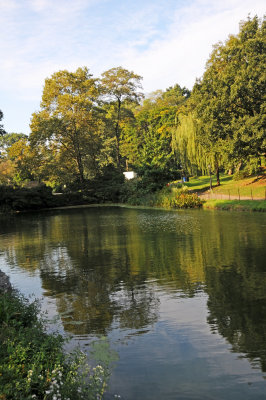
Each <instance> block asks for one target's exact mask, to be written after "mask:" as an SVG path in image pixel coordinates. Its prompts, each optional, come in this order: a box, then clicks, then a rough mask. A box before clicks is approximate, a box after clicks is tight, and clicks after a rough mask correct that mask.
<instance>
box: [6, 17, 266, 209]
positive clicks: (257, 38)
mask: <svg viewBox="0 0 266 400" xmlns="http://www.w3.org/2000/svg"><path fill="white" fill-rule="evenodd" d="M265 23H266V22H265V18H263V19H261V20H260V19H259V18H258V17H254V18H252V19H251V18H248V19H247V20H246V21H242V22H241V23H240V30H239V33H238V34H237V35H230V36H229V38H228V39H227V40H226V41H225V42H224V43H218V44H216V45H215V46H214V48H213V52H212V54H211V55H210V58H209V59H208V61H207V64H206V70H205V73H204V74H203V76H202V78H201V79H199V80H197V81H196V83H195V85H194V87H193V89H192V91H190V90H188V89H187V88H185V87H181V86H180V85H179V84H177V83H176V84H174V85H173V86H172V87H169V88H168V89H166V90H164V91H162V90H157V91H155V92H153V93H151V94H150V95H148V96H146V97H145V98H144V95H143V92H142V87H141V80H142V77H141V76H139V75H137V74H135V73H134V72H131V71H128V70H126V69H124V68H122V67H116V68H112V69H110V70H108V71H105V72H104V73H103V74H102V75H101V76H100V77H99V78H95V77H93V76H92V74H91V73H90V71H89V69H88V68H87V67H84V68H78V69H77V70H76V71H74V72H69V71H67V70H62V71H58V72H55V73H54V74H53V75H52V76H51V77H49V78H47V79H46V80H45V84H44V89H43V95H42V101H41V104H40V110H39V111H37V112H35V113H33V114H32V119H31V125H30V129H31V132H30V135H29V136H26V135H23V134H19V133H5V132H4V127H3V126H2V125H1V126H0V147H1V149H0V150H1V157H0V184H1V185H2V186H1V188H0V192H1V193H0V196H1V199H0V201H1V204H0V207H1V209H2V210H6V209H7V208H8V207H9V208H11V209H14V210H22V209H30V208H33V209H38V208H43V207H53V206H62V205H70V204H84V203H97V202H99V203H102V202H121V201H122V202H129V203H130V204H133V203H136V204H138V203H143V202H144V203H145V202H146V203H152V204H156V205H163V206H164V205H167V206H169V205H174V206H175V207H177V206H181V207H183V206H185V207H186V206H188V205H189V206H196V207H197V206H198V200H196V199H195V198H194V197H195V196H194V197H193V196H192V197H191V195H188V194H187V193H184V192H183V193H182V194H180V195H179V194H178V193H175V194H174V193H173V191H172V192H168V193H166V192H165V191H163V192H161V190H163V188H164V187H165V186H166V184H167V183H168V182H172V181H180V180H187V178H188V177H189V176H199V175H205V176H206V175H209V174H212V175H213V176H214V175H215V182H214V179H213V185H214V186H216V187H215V189H214V190H215V191H217V192H221V191H222V190H223V189H220V188H219V187H220V186H221V182H223V183H225V182H226V181H227V184H228V186H227V190H230V192H231V194H232V195H233V194H234V193H235V192H236V194H238V193H239V190H240V188H239V184H238V181H237V178H238V179H243V178H247V177H250V176H253V175H254V174H255V175H256V174H257V175H261V174H263V171H264V169H263V167H264V166H265V150H266V149H265V98H264V93H265V79H264V68H265V61H266V60H265V54H266V52H265V50H266V49H265V47H266V39H265V26H266V25H265ZM2 118H3V113H2V112H1V113H0V121H1V119H2ZM127 170H132V171H135V172H136V173H137V176H138V179H137V180H135V181H134V183H132V184H129V183H128V182H125V178H124V175H123V172H125V171H127ZM221 172H222V173H223V174H224V175H223V176H221ZM232 176H233V177H234V180H232V179H231V177H232ZM229 181H230V182H231V186H229ZM207 182H208V178H207V177H206V185H207ZM40 183H41V184H42V185H46V186H47V187H49V188H51V189H50V192H49V190H46V189H43V188H42V189H38V190H37V189H36V190H35V189H32V188H29V186H33V185H35V186H38V184H40ZM202 185H203V186H202V189H203V188H204V182H203V181H202ZM5 186H9V187H11V188H12V189H14V190H15V192H12V190H11V189H10V188H8V189H6V188H5ZM187 186H188V187H189V188H191V189H192V187H191V185H190V183H189V182H188V183H187ZM222 186H224V185H222ZM21 188H25V190H24V189H21ZM194 188H195V187H194ZM250 188H251V186H249V187H246V188H245V190H246V191H247V195H248V196H249V195H250ZM133 189H134V190H135V191H134V193H133V192H132V190H133ZM242 190H243V191H244V188H241V191H242ZM256 190H257V189H256ZM261 190H263V189H261ZM51 191H52V192H53V193H55V192H56V193H61V194H60V195H57V196H54V195H52V194H51ZM7 192H9V194H7ZM37 192H38V193H37ZM44 192H45V194H44ZM48 192H49V193H48ZM10 193H12V195H11V194H10ZM243 195H244V194H243ZM258 195H260V194H258ZM263 195H264V194H263ZM8 196H9V197H10V196H11V197H12V200H10V199H9V200H8ZM252 196H254V197H255V196H257V192H255V191H254V192H252ZM14 197H15V198H14ZM177 197H178V201H177ZM184 198H185V200H184V202H183V200H181V199H184ZM173 199H174V200H173ZM192 199H193V201H192Z"/></svg>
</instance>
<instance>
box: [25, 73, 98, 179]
mask: <svg viewBox="0 0 266 400" xmlns="http://www.w3.org/2000/svg"><path fill="white" fill-rule="evenodd" d="M98 100H99V90H98V85H97V80H96V79H94V78H93V77H92V75H91V74H90V73H89V71H88V69H87V68H78V69H77V70H76V71H75V72H69V71H66V70H64V71H59V72H56V73H54V74H53V75H52V77H51V78H48V79H46V81H45V85H44V89H43V95H42V102H41V111H39V112H37V113H34V114H33V116H32V121H31V135H30V140H31V144H32V146H33V147H35V146H38V145H46V148H47V151H48V152H50V153H52V154H54V156H55V159H57V160H58V162H59V165H58V167H59V168H60V167H61V166H62V164H63V165H64V167H65V168H67V169H68V172H69V174H72V177H74V178H75V177H76V178H78V179H79V181H80V182H81V184H83V183H84V181H85V178H87V177H90V176H93V175H94V174H95V173H96V172H97V170H98V168H99V163H100V158H101V150H102V142H103V138H102V136H103V135H104V123H103V119H102V118H101V109H100V108H99V106H98Z"/></svg>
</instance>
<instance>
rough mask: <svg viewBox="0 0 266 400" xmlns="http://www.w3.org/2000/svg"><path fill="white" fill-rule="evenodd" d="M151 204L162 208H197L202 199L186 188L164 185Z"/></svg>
mask: <svg viewBox="0 0 266 400" xmlns="http://www.w3.org/2000/svg"><path fill="white" fill-rule="evenodd" d="M153 205H155V206H157V207H163V208H199V207H201V206H202V201H201V200H200V198H199V197H198V196H197V194H195V193H189V192H188V190H187V188H186V187H184V188H181V189H178V188H175V187H166V188H164V189H162V190H161V191H160V192H159V193H157V195H156V197H155V199H154V203H153Z"/></svg>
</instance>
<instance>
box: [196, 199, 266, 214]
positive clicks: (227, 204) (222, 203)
mask: <svg viewBox="0 0 266 400" xmlns="http://www.w3.org/2000/svg"><path fill="white" fill-rule="evenodd" d="M203 208H205V209H207V208H209V209H218V210H235V211H266V200H240V201H239V200H207V201H206V202H204V203H203Z"/></svg>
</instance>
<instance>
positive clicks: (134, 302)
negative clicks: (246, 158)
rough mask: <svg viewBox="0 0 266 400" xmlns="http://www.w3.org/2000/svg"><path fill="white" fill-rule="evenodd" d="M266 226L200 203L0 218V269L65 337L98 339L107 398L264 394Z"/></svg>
mask: <svg viewBox="0 0 266 400" xmlns="http://www.w3.org/2000/svg"><path fill="white" fill-rule="evenodd" d="M265 228H266V216H265V214H263V213H258V214H256V213H245V212H238V213H237V212H222V211H221V212H219V211H204V210H191V211H178V212H176V211H175V212H174V211H165V210H155V209H127V208H119V207H89V208H77V209H65V210H51V211H47V212H42V213H31V214H19V215H15V216H1V217H0V269H2V270H3V271H4V272H6V273H7V274H9V276H10V278H11V283H13V285H14V286H15V287H17V288H18V289H20V291H21V292H22V293H24V294H26V295H29V294H32V293H34V294H35V296H37V297H39V298H42V304H43V309H46V310H47V311H48V316H49V318H52V317H54V316H55V315H59V316H60V319H59V321H58V322H57V324H56V327H57V328H58V329H59V330H61V331H62V332H65V333H67V334H71V335H73V339H72V342H71V343H80V345H81V346H82V347H83V348H84V349H86V350H87V351H89V348H90V343H91V342H92V341H93V340H95V338H98V337H101V336H107V337H108V339H109V342H110V344H111V347H112V348H113V349H114V350H116V351H117V353H118V355H119V361H118V362H117V363H116V365H115V367H114V370H113V373H112V377H111V381H110V386H109V391H108V393H107V395H106V399H111V398H114V395H115V394H117V395H120V396H121V397H120V398H121V399H125V400H138V399H139V400H142V399H143V400H146V399H152V400H157V399H158V400H159V399H160V400H168V399H179V400H180V399H182V400H188V399H193V400H195V399H197V400H203V399H204V400H208V399H215V400H219V399H226V400H237V399H241V400H243V399H256V400H258V399H265V398H266V261H265V260H266V246H265ZM51 329H52V326H51Z"/></svg>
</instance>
